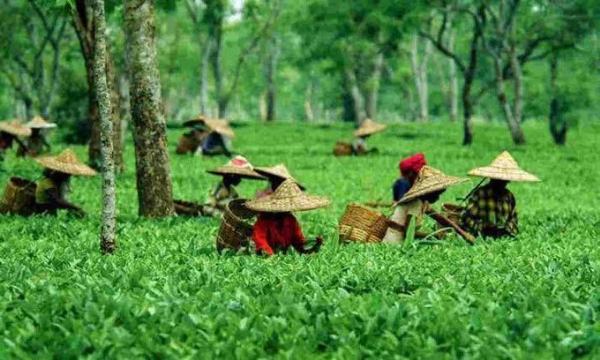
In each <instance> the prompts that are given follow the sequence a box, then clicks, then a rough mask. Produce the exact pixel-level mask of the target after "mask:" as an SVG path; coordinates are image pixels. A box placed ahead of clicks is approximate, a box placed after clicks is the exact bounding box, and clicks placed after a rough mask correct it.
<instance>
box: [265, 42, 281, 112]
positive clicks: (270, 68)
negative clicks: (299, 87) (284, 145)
mask: <svg viewBox="0 0 600 360" xmlns="http://www.w3.org/2000/svg"><path fill="white" fill-rule="evenodd" d="M267 46H268V49H269V50H268V56H267V64H266V69H265V76H266V81H267V94H266V95H267V98H266V100H267V114H266V120H267V121H273V120H275V91H276V86H275V72H276V71H277V60H278V57H279V37H278V36H277V34H273V35H272V36H271V38H270V39H269V44H268V45H267Z"/></svg>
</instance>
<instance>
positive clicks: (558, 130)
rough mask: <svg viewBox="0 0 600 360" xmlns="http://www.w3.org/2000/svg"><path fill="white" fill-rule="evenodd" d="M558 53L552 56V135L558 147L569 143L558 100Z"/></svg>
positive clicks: (550, 117)
mask: <svg viewBox="0 0 600 360" xmlns="http://www.w3.org/2000/svg"><path fill="white" fill-rule="evenodd" d="M557 78H558V52H556V51H555V52H553V53H552V55H551V56H550V94H551V98H550V114H549V117H548V119H549V121H550V134H552V139H554V143H555V144H556V145H564V144H565V143H566V142H567V123H566V122H565V121H564V120H563V119H562V110H563V109H561V106H560V102H559V99H558V86H557V84H556V79H557Z"/></svg>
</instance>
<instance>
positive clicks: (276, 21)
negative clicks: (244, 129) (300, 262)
mask: <svg viewBox="0 0 600 360" xmlns="http://www.w3.org/2000/svg"><path fill="white" fill-rule="evenodd" d="M91 6H92V2H91V1H89V0H72V1H71V0H69V1H66V0H61V1H56V0H4V1H3V6H2V7H1V8H0V20H1V21H0V23H1V25H0V27H1V29H0V30H1V35H0V36H1V38H0V44H1V45H2V61H1V62H0V71H1V72H2V74H3V76H2V77H1V78H0V82H1V85H2V87H1V88H0V115H2V117H4V118H9V117H22V118H29V117H31V116H32V115H33V114H34V113H40V114H42V115H43V116H47V117H49V118H51V119H52V120H53V121H56V122H57V123H59V124H61V125H65V126H63V129H69V130H68V131H65V132H68V133H71V135H72V133H73V132H75V131H76V130H78V131H79V132H80V133H81V134H83V135H82V136H83V141H87V139H88V138H90V137H91V141H89V147H90V149H89V161H90V163H92V164H93V163H94V162H97V161H98V160H99V158H100V150H99V149H100V145H99V144H100V142H99V139H100V136H99V134H100V126H99V124H100V121H99V119H100V118H99V112H98V111H99V110H98V106H97V103H96V101H94V99H95V96H96V95H95V94H94V89H93V86H91V85H92V82H93V81H92V80H93V78H92V64H93V53H92V44H93V42H94V35H93V31H92V30H93V28H94V16H93V13H92V10H91V9H92V8H91ZM105 6H106V10H107V11H106V13H107V29H108V38H107V45H108V51H107V54H106V55H107V56H106V62H107V66H106V68H107V81H108V88H109V93H110V95H111V100H112V103H113V104H115V106H113V107H112V110H111V118H112V122H113V128H114V129H115V131H114V134H115V135H114V139H113V140H114V143H115V160H116V166H117V170H120V169H121V166H122V160H121V157H120V156H121V155H120V154H121V153H122V150H121V144H122V141H121V139H122V137H123V136H122V133H121V131H120V128H121V126H123V125H124V126H127V120H128V119H129V106H128V105H129V98H128V96H129V94H128V89H129V80H128V79H129V76H128V74H127V66H126V64H127V58H128V53H127V51H126V47H125V42H126V36H125V33H126V31H124V30H125V25H124V24H125V22H124V18H126V16H124V12H125V8H124V4H123V3H122V2H120V1H114V0H108V1H106V5H105ZM598 8H599V5H598V3H597V2H595V1H591V0H575V1H566V0H549V1H546V0H500V1H489V0H472V1H466V0H436V1H391V0H377V1H371V0H353V1H326V0H310V1H302V2H297V1H289V0H245V1H244V2H243V7H241V8H236V7H234V6H233V5H232V3H230V1H228V0H181V1H172V0H170V1H160V2H156V11H155V17H156V25H155V27H156V35H157V40H156V41H157V49H158V55H157V61H158V69H159V72H160V80H161V98H162V104H161V105H160V109H161V111H162V112H164V114H165V116H166V119H167V121H168V122H178V121H181V120H185V119H187V118H190V117H192V116H195V115H196V114H198V113H200V112H202V113H205V114H208V115H212V116H220V117H228V118H229V119H233V120H264V121H271V120H307V121H312V120H320V121H335V120H342V119H343V120H347V121H359V120H361V119H362V118H364V117H372V118H377V119H378V120H381V121H398V120H404V121H429V120H441V121H455V120H459V119H461V120H462V122H463V128H464V137H463V139H462V140H463V143H465V144H468V143H470V142H472V141H473V139H474V134H473V130H472V126H471V124H472V121H473V120H474V119H486V120H492V121H503V122H505V123H506V124H507V127H508V129H509V131H510V133H511V134H512V138H513V141H514V142H515V143H517V144H520V143H524V142H525V137H524V135H523V133H522V131H521V129H520V126H521V123H522V122H523V121H526V120H529V119H544V120H545V121H549V125H550V129H551V132H552V134H553V136H554V139H555V141H556V142H557V143H562V142H564V140H565V135H566V130H567V125H568V124H573V123H575V122H577V121H587V120H589V119H591V118H593V117H594V114H596V113H597V112H598V105H597V104H596V103H595V102H594V101H593V98H594V95H595V94H597V93H598V90H599V89H598V86H599V85H598V83H599V82H598V81H597V79H598V75H599V74H598V72H599V70H598V69H599V66H598V62H599V61H600V60H599V58H598V55H597V54H598V53H600V51H598V31H597V22H598V19H599V10H598ZM66 135H69V134H66ZM76 135H77V134H76ZM82 136H71V137H70V138H71V139H74V138H78V137H79V138H81V137H82Z"/></svg>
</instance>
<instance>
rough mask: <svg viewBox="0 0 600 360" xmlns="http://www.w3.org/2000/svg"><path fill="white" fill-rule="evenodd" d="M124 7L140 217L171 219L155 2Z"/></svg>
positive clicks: (133, 0) (128, 1)
mask: <svg viewBox="0 0 600 360" xmlns="http://www.w3.org/2000/svg"><path fill="white" fill-rule="evenodd" d="M123 4H124V18H125V32H126V39H127V53H128V59H127V62H128V72H129V77H130V95H131V120H132V123H133V140H134V145H135V165H136V179H137V193H138V203H139V214H140V215H141V216H149V217H158V216H168V215H171V214H172V213H173V196H172V185H171V176H170V169H169V157H168V154H167V148H166V146H167V137H166V127H165V120H164V115H163V112H162V109H161V97H160V96H161V92H160V78H159V73H158V68H157V64H156V44H155V28H154V15H153V12H154V3H153V1H152V0H124V2H123Z"/></svg>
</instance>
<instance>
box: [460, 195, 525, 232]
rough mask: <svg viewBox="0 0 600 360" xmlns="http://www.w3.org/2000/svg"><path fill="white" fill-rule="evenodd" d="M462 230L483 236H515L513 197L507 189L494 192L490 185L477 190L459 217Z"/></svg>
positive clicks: (515, 222)
mask: <svg viewBox="0 0 600 360" xmlns="http://www.w3.org/2000/svg"><path fill="white" fill-rule="evenodd" d="M461 224H462V226H463V228H464V229H465V230H466V231H468V232H469V233H471V234H477V233H481V234H482V235H484V236H491V237H499V236H504V235H508V236H516V235H517V234H518V233H519V227H518V221H517V208H516V201H515V197H514V195H513V194H512V193H511V192H510V191H509V190H508V189H502V190H494V189H493V188H492V187H491V186H490V185H485V186H482V187H480V188H479V189H477V190H476V191H475V192H474V193H473V194H472V195H471V197H469V199H468V201H467V206H466V207H465V210H464V211H463V213H462V215H461Z"/></svg>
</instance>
